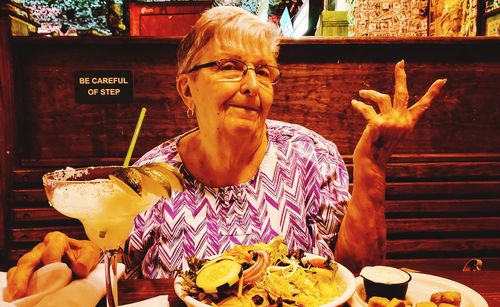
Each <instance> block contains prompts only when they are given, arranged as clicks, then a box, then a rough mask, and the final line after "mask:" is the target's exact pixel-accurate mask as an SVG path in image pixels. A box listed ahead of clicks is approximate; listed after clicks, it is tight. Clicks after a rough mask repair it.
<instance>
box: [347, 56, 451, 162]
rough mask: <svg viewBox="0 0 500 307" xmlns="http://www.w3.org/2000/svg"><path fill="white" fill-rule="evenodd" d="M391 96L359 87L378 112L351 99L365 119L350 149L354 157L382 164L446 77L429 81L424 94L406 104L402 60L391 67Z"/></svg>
mask: <svg viewBox="0 0 500 307" xmlns="http://www.w3.org/2000/svg"><path fill="white" fill-rule="evenodd" d="M394 76H395V86H394V97H393V99H392V101H391V97H390V96H389V95H387V94H382V93H379V92H377V91H374V90H360V91H359V95H360V96H361V97H362V98H365V99H368V100H371V101H373V102H375V103H376V105H377V106H378V109H379V111H380V113H377V112H376V111H375V109H374V108H373V107H372V106H371V105H368V104H365V103H363V102H361V101H358V100H354V99H353V100H352V105H353V107H354V108H355V109H356V110H357V111H358V112H360V113H361V114H362V115H363V117H364V118H365V119H366V120H367V121H368V123H367V126H366V128H365V130H364V131H363V134H362V136H361V138H360V140H359V142H358V144H357V145H356V149H355V150H354V159H356V158H361V157H366V158H369V159H373V161H375V162H376V163H377V164H379V165H384V164H385V162H387V160H388V159H389V157H390V156H391V154H392V153H393V152H394V150H395V148H396V146H397V144H398V143H399V142H400V141H401V140H402V139H403V138H404V137H405V135H407V134H408V133H409V132H410V131H412V130H413V127H415V125H416V123H417V122H418V120H419V118H420V116H422V114H423V113H424V112H425V110H427V109H428V108H429V107H430V106H431V104H432V101H433V100H434V98H435V97H436V96H437V95H438V94H439V92H440V90H441V88H442V87H443V86H444V85H445V83H446V79H438V80H436V81H434V83H432V85H431V86H430V87H429V89H428V90H427V92H426V93H425V95H424V96H423V97H422V98H421V99H420V100H419V101H418V102H416V103H415V104H414V105H412V106H411V107H408V100H409V97H410V96H409V94H408V88H407V83H406V73H405V70H404V60H401V61H400V62H398V63H397V64H396V66H395V68H394Z"/></svg>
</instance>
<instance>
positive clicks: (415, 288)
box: [349, 273, 488, 307]
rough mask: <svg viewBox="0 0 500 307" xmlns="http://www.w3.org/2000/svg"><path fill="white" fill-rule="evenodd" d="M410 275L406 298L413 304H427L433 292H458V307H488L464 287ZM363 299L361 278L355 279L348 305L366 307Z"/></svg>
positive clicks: (479, 296) (418, 274)
mask: <svg viewBox="0 0 500 307" xmlns="http://www.w3.org/2000/svg"><path fill="white" fill-rule="evenodd" d="M410 274H411V276H412V279H411V281H410V284H409V285H408V292H407V294H406V297H407V298H408V299H410V300H411V302H412V303H413V304H416V303H420V302H428V301H429V299H430V297H431V295H432V294H433V293H435V292H443V291H457V292H460V294H461V296H462V303H461V304H460V307H488V303H486V300H485V299H484V298H483V297H482V296H481V295H480V294H479V293H477V292H476V291H474V290H472V289H471V288H469V287H467V286H466V285H463V284H461V283H458V282H456V281H453V280H450V279H446V278H443V277H439V276H435V275H429V274H422V273H410ZM365 299H366V294H365V289H364V287H363V278H361V277H356V291H355V292H354V295H353V296H352V297H351V299H350V300H349V304H350V305H351V306H352V307H366V306H368V304H367V303H366V301H365Z"/></svg>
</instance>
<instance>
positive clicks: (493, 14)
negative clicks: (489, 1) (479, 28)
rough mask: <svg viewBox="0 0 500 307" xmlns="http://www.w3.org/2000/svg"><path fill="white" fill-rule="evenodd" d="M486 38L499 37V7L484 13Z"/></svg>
mask: <svg viewBox="0 0 500 307" xmlns="http://www.w3.org/2000/svg"><path fill="white" fill-rule="evenodd" d="M484 29H485V31H484V35H486V36H500V6H497V7H496V8H495V9H492V10H490V11H487V12H486V13H485V28H484Z"/></svg>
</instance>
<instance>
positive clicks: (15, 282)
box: [5, 231, 100, 301]
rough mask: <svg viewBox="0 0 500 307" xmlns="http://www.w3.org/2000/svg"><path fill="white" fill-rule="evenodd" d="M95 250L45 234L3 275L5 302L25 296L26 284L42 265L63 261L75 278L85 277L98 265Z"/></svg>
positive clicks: (86, 243)
mask: <svg viewBox="0 0 500 307" xmlns="http://www.w3.org/2000/svg"><path fill="white" fill-rule="evenodd" d="M99 257H100V252H99V248H98V247H97V246H96V245H94V244H93V243H92V242H90V241H88V240H75V239H72V238H69V237H68V236H66V235H65V234H63V233H62V232H59V231H54V232H50V233H48V234H47V235H46V236H45V238H44V239H43V242H40V243H38V244H37V245H36V246H35V247H34V248H33V249H32V250H31V251H30V252H28V253H26V254H24V255H23V256H21V258H19V260H18V262H17V266H15V267H12V268H11V269H10V270H9V271H8V272H7V291H6V293H5V299H6V301H13V300H16V299H19V298H22V297H24V296H25V295H26V290H27V288H28V282H29V280H30V278H31V276H32V275H33V273H34V271H35V270H36V269H38V268H39V267H41V266H42V265H46V264H50V263H54V262H67V263H68V264H69V266H70V268H71V270H72V271H73V274H74V275H75V276H77V277H86V276H87V275H88V274H89V273H90V271H91V270H92V269H93V268H94V267H95V266H96V265H97V263H98V262H99Z"/></svg>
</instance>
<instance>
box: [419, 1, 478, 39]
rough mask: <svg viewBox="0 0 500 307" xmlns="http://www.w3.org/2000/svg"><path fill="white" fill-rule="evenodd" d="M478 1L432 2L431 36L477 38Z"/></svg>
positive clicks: (430, 13)
mask: <svg viewBox="0 0 500 307" xmlns="http://www.w3.org/2000/svg"><path fill="white" fill-rule="evenodd" d="M477 1H478V0H430V2H429V36H475V35H476V34H477Z"/></svg>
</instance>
